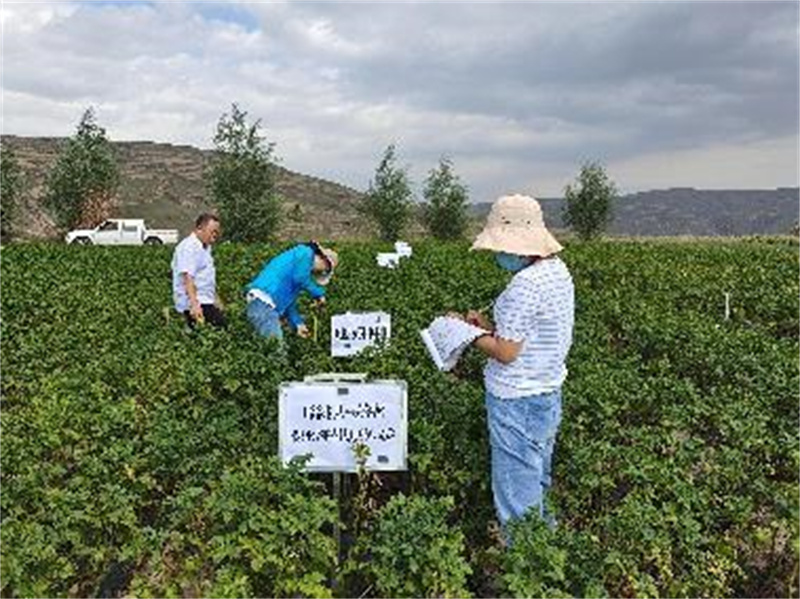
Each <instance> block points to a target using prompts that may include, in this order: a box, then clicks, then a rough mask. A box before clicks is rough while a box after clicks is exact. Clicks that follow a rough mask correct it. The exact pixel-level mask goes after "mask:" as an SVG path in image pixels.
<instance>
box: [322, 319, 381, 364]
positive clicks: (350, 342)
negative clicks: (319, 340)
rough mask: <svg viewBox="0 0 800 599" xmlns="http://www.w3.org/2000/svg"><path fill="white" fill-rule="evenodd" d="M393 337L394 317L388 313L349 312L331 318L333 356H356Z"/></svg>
mask: <svg viewBox="0 0 800 599" xmlns="http://www.w3.org/2000/svg"><path fill="white" fill-rule="evenodd" d="M391 336H392V317H391V315H389V314H387V313H386V312H347V313H345V314H335V315H334V316H332V317H331V356H333V357H334V358H343V357H349V356H354V355H356V354H357V353H359V352H361V351H363V350H364V349H366V348H367V347H372V346H375V345H378V344H379V343H386V342H388V341H389V339H390V338H391Z"/></svg>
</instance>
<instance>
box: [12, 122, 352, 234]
mask: <svg viewBox="0 0 800 599" xmlns="http://www.w3.org/2000/svg"><path fill="white" fill-rule="evenodd" d="M65 141H66V140H65V139H63V138H38V137H17V136H11V135H8V136H3V137H2V143H3V144H4V145H5V144H8V147H10V148H11V149H12V150H13V151H14V153H15V154H16V156H17V159H18V161H19V163H20V166H21V168H22V170H23V172H24V177H25V191H24V194H23V202H22V203H23V206H22V210H21V212H22V214H21V216H20V222H19V228H20V229H21V231H22V236H23V237H28V238H37V237H48V236H52V235H54V234H55V233H56V230H55V228H54V226H53V223H52V220H51V219H50V218H49V216H48V215H47V214H46V213H45V212H44V211H43V209H42V208H41V206H40V200H41V198H42V197H43V195H44V192H45V178H46V176H47V173H48V171H49V170H50V168H51V167H52V166H53V164H54V163H55V161H56V159H57V157H58V153H59V151H60V150H61V148H62V147H63V144H64V142H65ZM112 147H113V149H114V151H115V153H116V156H117V160H118V164H119V166H120V175H121V181H120V186H119V190H118V193H117V198H116V206H115V210H114V213H115V216H119V217H130V218H144V219H145V220H146V222H147V223H148V224H149V225H150V226H152V227H154V228H176V229H179V230H180V231H181V233H182V234H186V233H188V232H189V231H190V230H191V225H192V222H193V221H194V218H195V217H196V216H197V214H198V213H199V212H201V211H203V210H210V209H211V204H210V203H209V201H208V198H207V196H206V191H205V185H204V181H203V170H204V169H205V168H206V166H207V165H208V164H209V161H210V160H211V158H212V157H213V154H214V152H213V150H200V149H198V148H194V147H191V146H183V145H171V144H165V143H153V142H149V141H137V142H112ZM276 182H277V187H278V192H279V193H280V195H281V196H282V197H283V199H284V211H285V213H286V214H285V218H284V219H283V224H282V227H281V237H283V238H291V237H295V236H300V237H319V238H321V239H325V238H331V237H339V236H342V235H346V236H352V237H360V236H365V235H367V234H368V230H367V229H366V228H365V227H364V226H363V224H362V223H361V222H360V219H359V216H358V213H357V210H356V205H357V203H358V201H359V199H360V198H361V195H362V194H361V193H360V192H358V191H356V190H354V189H351V188H349V187H346V186H344V185H339V184H337V183H332V182H330V181H325V180H323V179H318V178H315V177H311V176H308V175H301V174H299V173H295V172H292V171H290V170H288V169H286V168H283V167H281V166H277V167H276Z"/></svg>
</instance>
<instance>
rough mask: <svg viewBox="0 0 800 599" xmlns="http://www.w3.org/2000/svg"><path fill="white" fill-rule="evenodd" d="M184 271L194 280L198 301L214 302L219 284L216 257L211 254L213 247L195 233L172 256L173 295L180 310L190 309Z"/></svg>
mask: <svg viewBox="0 0 800 599" xmlns="http://www.w3.org/2000/svg"><path fill="white" fill-rule="evenodd" d="M183 273H186V274H188V275H189V276H190V277H192V279H193V280H194V284H195V287H197V299H198V301H199V302H200V303H201V304H213V303H214V300H215V299H216V286H217V280H216V279H217V271H216V268H215V267H214V257H213V256H212V255H211V247H210V246H209V247H205V246H203V242H201V241H200V240H199V239H198V238H197V236H196V235H195V234H194V233H192V234H191V235H189V236H188V237H185V238H184V239H183V240H182V241H181V242H180V243H179V244H178V245H177V246H176V247H175V253H174V254H173V256H172V297H173V300H174V301H175V309H176V310H177V311H178V312H183V311H185V310H188V309H189V294H188V293H187V292H186V286H185V285H184V283H183V276H182V275H183Z"/></svg>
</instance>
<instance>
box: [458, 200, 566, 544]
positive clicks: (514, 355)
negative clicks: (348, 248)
mask: <svg viewBox="0 0 800 599" xmlns="http://www.w3.org/2000/svg"><path fill="white" fill-rule="evenodd" d="M472 249H483V250H490V251H493V252H494V253H495V258H496V260H497V263H498V265H499V266H500V267H501V268H503V269H505V270H507V271H510V272H513V273H515V274H514V277H513V278H512V279H511V282H510V283H509V284H508V286H507V287H506V289H505V290H504V291H503V293H502V294H501V295H500V296H499V297H498V298H497V300H496V301H495V303H494V326H492V325H491V324H490V323H489V322H488V320H487V319H485V318H484V317H483V316H482V315H481V314H479V313H478V312H473V311H470V312H469V313H468V314H467V316H466V320H467V321H469V322H471V323H472V324H475V325H478V326H481V327H482V328H484V329H486V330H487V331H490V333H489V334H487V335H484V336H482V337H478V338H477V339H476V340H475V341H474V345H475V347H477V348H478V349H480V350H481V351H482V352H484V353H485V354H486V355H488V356H489V358H490V359H489V361H488V363H487V365H486V369H485V370H484V381H485V385H486V408H487V420H488V425H489V441H490V444H491V451H492V492H493V495H494V502H495V507H496V509H497V514H498V518H499V520H500V523H501V524H502V525H503V527H504V528H506V525H507V524H508V522H509V521H510V520H516V519H520V518H522V517H523V516H524V515H525V514H526V512H528V511H529V510H532V511H535V512H536V513H537V514H539V515H540V516H541V517H543V518H544V520H545V521H546V522H547V523H548V524H549V525H550V526H554V525H555V519H554V518H553V516H552V514H550V513H549V512H548V509H547V507H548V506H547V502H546V501H545V497H546V494H547V491H548V489H549V488H550V485H551V466H552V458H553V450H554V448H555V439H556V433H557V432H558V428H559V424H560V422H561V386H562V384H563V383H564V379H565V378H566V376H567V368H566V359H567V354H568V352H569V349H570V346H571V345H572V330H573V325H574V316H575V300H574V286H573V282H572V277H571V275H570V273H569V270H568V269H567V266H566V265H565V264H564V262H563V261H562V260H561V259H560V258H559V257H558V255H557V254H558V252H560V251H561V249H562V247H561V244H559V243H558V241H557V240H556V239H555V238H554V237H553V236H552V235H551V234H550V232H549V231H548V230H547V228H546V227H545V225H544V219H543V217H542V210H541V207H540V206H539V203H538V202H537V201H536V200H534V199H533V198H530V197H527V196H522V195H513V196H504V197H502V198H500V199H498V200H497V201H496V202H495V203H494V204H493V205H492V210H491V212H490V214H489V217H488V220H487V223H486V227H485V228H484V230H483V231H482V232H481V233H480V235H478V238H477V239H476V240H475V243H474V244H473V246H472Z"/></svg>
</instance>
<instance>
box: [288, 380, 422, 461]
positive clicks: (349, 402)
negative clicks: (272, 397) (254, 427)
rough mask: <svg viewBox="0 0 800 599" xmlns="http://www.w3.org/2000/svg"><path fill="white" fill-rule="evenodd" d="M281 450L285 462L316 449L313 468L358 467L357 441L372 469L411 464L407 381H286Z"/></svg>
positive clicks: (313, 456) (313, 455)
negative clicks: (366, 452)
mask: <svg viewBox="0 0 800 599" xmlns="http://www.w3.org/2000/svg"><path fill="white" fill-rule="evenodd" d="M279 393H280V399H279V404H278V422H279V425H278V434H279V443H278V445H279V453H280V456H281V460H283V462H284V463H286V462H288V461H289V460H291V459H292V458H294V457H296V456H303V455H308V454H310V455H311V460H310V461H309V462H308V463H307V464H306V469H307V470H308V471H311V472H356V471H357V469H358V467H357V464H356V461H355V456H354V453H353V446H354V444H355V443H357V442H361V443H364V444H365V445H367V446H368V447H369V449H370V455H369V458H367V462H366V467H367V468H368V469H369V470H405V469H406V446H407V436H408V433H407V413H406V402H407V391H406V383H405V381H370V382H345V381H334V382H303V383H300V382H296V383H283V384H282V385H281V386H280V392H279Z"/></svg>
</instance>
